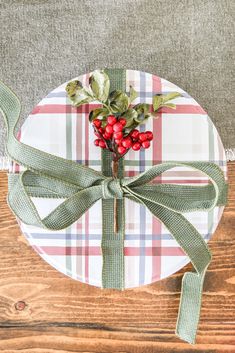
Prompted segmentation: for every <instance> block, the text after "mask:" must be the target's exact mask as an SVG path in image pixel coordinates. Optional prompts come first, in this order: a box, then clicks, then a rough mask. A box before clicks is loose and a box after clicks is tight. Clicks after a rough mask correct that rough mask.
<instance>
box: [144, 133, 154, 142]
mask: <svg viewBox="0 0 235 353" xmlns="http://www.w3.org/2000/svg"><path fill="white" fill-rule="evenodd" d="M145 133H146V135H147V139H148V140H149V141H152V139H153V133H152V131H145Z"/></svg>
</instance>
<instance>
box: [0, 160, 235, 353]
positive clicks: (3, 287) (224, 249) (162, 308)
mask: <svg viewBox="0 0 235 353" xmlns="http://www.w3.org/2000/svg"><path fill="white" fill-rule="evenodd" d="M229 184H230V189H229V203H228V206H227V207H226V209H225V212H224V214H223V219H222V222H221V223H220V225H219V227H218V229H217V231H216V234H215V235H214V236H213V239H212V240H211V241H210V242H209V244H210V248H211V250H212V253H213V261H212V263H211V265H210V267H209V270H208V272H207V275H206V280H205V287H204V288H205V291H204V295H203V303H202V311H201V320H200V325H199V330H198V336H197V344H196V345H195V346H191V345H189V344H187V343H184V342H182V341H181V340H180V339H178V338H177V337H176V336H175V335H174V328H175V323H176V317H177V310H178V306H179V296H180V287H181V279H182V275H183V273H184V272H185V271H186V270H189V269H190V268H191V266H190V265H188V266H187V267H185V268H184V269H183V270H181V271H180V272H177V273H176V274H175V275H173V276H171V277H169V278H167V279H165V280H162V281H160V282H156V283H155V284H151V285H148V286H144V287H140V288H138V289H131V290H126V291H124V292H117V291H115V290H100V289H98V288H95V287H92V286H88V285H85V284H81V283H79V282H76V281H74V280H72V279H70V278H67V277H65V276H64V275H62V274H61V273H59V272H58V271H56V270H54V269H53V268H52V267H50V266H49V265H48V264H47V263H46V262H44V261H43V260H42V259H41V258H40V257H39V255H38V254H36V252H35V251H34V250H33V249H32V248H31V247H30V246H29V245H28V244H27V241H26V240H25V238H24V237H23V236H22V235H21V232H20V230H19V227H18V225H17V223H16V221H15V218H14V216H13V215H12V213H11V212H10V210H9V208H8V206H7V203H6V194H7V176H6V173H5V172H0V206H1V207H0V236H1V246H0V353H2V352H4V353H16V352H20V353H26V352H27V353H55V352H58V353H65V352H84V353H85V352H86V353H88V352H89V353H91V352H92V353H98V352H99V353H101V352H102V353H103V352H110V353H117V352H118V353H124V352H131V353H150V352H151V353H155V352H159V353H165V352H174V353H175V352H181V353H186V352H194V353H195V352H203V353H212V352H213V353H223V352H226V353H227V352H235V163H229Z"/></svg>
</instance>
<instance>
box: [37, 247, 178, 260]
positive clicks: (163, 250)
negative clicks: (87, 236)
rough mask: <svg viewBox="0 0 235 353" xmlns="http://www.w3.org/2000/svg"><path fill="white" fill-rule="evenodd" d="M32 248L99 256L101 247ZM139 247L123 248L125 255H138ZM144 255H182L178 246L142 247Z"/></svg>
mask: <svg viewBox="0 0 235 353" xmlns="http://www.w3.org/2000/svg"><path fill="white" fill-rule="evenodd" d="M33 247H34V249H35V250H36V251H37V252H38V253H39V254H46V255H52V256H66V255H67V254H69V255H74V256H85V257H86V256H101V248H100V247H99V246H89V248H87V249H86V250H88V253H87V252H86V253H84V247H82V246H78V247H75V246H74V247H68V246H67V247H63V246H41V247H37V246H35V245H34V246H33ZM140 252H141V249H140V248H137V247H127V248H125V249H124V255H125V256H140ZM144 255H145V256H184V255H185V254H184V252H183V250H182V249H180V248H178V247H154V248H152V247H145V248H144Z"/></svg>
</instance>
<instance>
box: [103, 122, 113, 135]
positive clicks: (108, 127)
mask: <svg viewBox="0 0 235 353" xmlns="http://www.w3.org/2000/svg"><path fill="white" fill-rule="evenodd" d="M105 131H106V133H107V134H112V133H113V127H112V125H109V124H108V125H106V127H105Z"/></svg>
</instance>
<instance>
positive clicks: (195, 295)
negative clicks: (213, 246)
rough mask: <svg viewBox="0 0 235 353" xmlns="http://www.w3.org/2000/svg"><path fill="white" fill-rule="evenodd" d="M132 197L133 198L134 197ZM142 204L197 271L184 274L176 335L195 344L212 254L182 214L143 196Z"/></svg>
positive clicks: (138, 199) (139, 199) (140, 199)
mask: <svg viewBox="0 0 235 353" xmlns="http://www.w3.org/2000/svg"><path fill="white" fill-rule="evenodd" d="M132 197H133V195H132ZM134 198H136V201H138V202H142V203H143V204H144V205H145V206H146V207H147V208H148V209H149V211H150V212H151V213H152V214H153V215H154V216H155V217H157V218H158V219H159V220H160V221H161V222H162V223H163V224H164V225H165V227H166V228H167V229H168V230H169V231H170V233H171V234H172V236H173V237H174V239H175V240H176V241H177V243H178V244H179V246H180V247H181V248H182V249H183V251H184V252H185V254H186V255H188V257H189V259H190V261H191V262H192V264H193V266H194V268H195V270H196V272H195V273H191V272H190V273H185V275H184V277H183V282H182V292H181V300H180V306H179V312H178V320H177V326H176V334H177V335H178V336H179V337H180V338H181V339H183V340H185V341H186V342H189V343H192V344H193V343H195V337H196V333H197V327H198V322H199V318H200V309H201V297H202V289H203V282H204V276H205V273H206V270H207V267H208V265H209V263H210V261H211V253H210V251H209V249H208V247H207V244H206V242H205V240H204V239H203V238H202V236H201V234H200V233H199V232H198V231H197V229H196V228H195V227H194V226H193V225H192V224H191V223H190V222H189V221H188V220H187V219H186V218H185V217H184V216H183V215H182V214H180V213H177V212H174V211H172V210H170V209H168V208H166V207H164V206H160V205H158V204H155V203H153V202H151V201H148V200H147V201H146V200H144V199H142V198H141V197H136V196H135V197H134Z"/></svg>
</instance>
